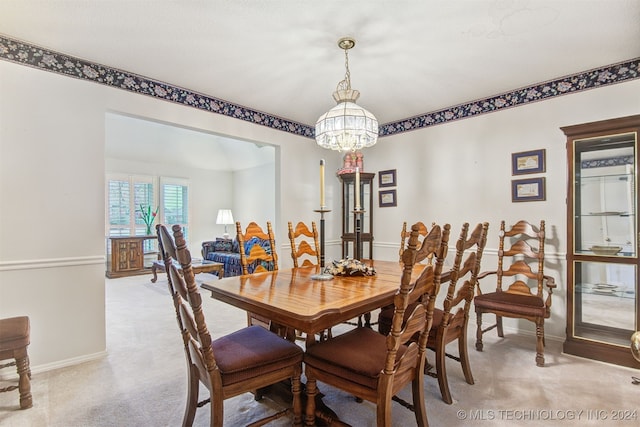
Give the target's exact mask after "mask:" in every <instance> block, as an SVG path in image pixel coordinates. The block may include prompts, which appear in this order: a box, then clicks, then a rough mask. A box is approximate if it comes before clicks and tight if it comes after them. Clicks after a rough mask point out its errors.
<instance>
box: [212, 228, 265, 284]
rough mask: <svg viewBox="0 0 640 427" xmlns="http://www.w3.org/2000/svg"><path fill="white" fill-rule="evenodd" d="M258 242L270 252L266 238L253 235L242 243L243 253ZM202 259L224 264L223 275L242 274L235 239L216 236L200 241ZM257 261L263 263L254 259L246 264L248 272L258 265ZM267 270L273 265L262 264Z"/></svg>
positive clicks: (251, 271)
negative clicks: (214, 238) (212, 238)
mask: <svg viewBox="0 0 640 427" xmlns="http://www.w3.org/2000/svg"><path fill="white" fill-rule="evenodd" d="M256 244H259V245H260V246H262V247H263V248H264V249H265V251H266V252H267V253H271V245H270V244H269V241H268V240H264V239H260V238H257V237H253V238H251V239H249V240H248V241H246V242H245V243H244V251H245V254H247V255H248V254H249V251H250V250H251V248H252V247H253V246H254V245H256ZM202 259H204V260H207V261H215V262H220V263H222V264H224V277H232V276H239V275H241V274H242V265H240V248H239V244H238V241H237V240H236V239H233V240H232V239H223V238H220V237H218V238H216V240H210V241H206V242H202ZM258 263H262V264H263V265H264V264H265V263H264V262H262V261H255V262H253V263H251V264H249V265H248V266H247V270H248V272H249V274H251V273H253V271H254V270H255V269H256V267H257V266H258ZM264 267H265V268H266V269H267V270H272V269H273V266H269V265H264Z"/></svg>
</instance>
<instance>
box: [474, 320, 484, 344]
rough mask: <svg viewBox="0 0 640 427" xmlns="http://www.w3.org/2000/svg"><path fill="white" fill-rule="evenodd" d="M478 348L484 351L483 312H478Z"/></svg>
mask: <svg viewBox="0 0 640 427" xmlns="http://www.w3.org/2000/svg"><path fill="white" fill-rule="evenodd" d="M476 325H477V329H476V350H477V351H482V348H483V347H484V346H483V344H482V312H481V311H479V312H476Z"/></svg>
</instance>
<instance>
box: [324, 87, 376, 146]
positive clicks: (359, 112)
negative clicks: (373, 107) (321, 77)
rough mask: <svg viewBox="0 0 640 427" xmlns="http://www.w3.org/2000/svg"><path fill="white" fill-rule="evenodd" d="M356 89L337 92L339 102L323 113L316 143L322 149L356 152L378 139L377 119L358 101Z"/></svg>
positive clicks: (335, 94) (336, 98)
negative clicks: (357, 102)
mask: <svg viewBox="0 0 640 427" xmlns="http://www.w3.org/2000/svg"><path fill="white" fill-rule="evenodd" d="M359 95H360V93H359V92H358V91H357V90H349V91H336V92H335V93H334V95H333V97H334V99H335V100H336V101H337V102H338V104H337V105H336V106H335V107H333V108H332V109H330V110H329V111H328V112H326V113H325V114H323V115H322V116H320V118H319V119H318V121H317V123H316V142H317V143H318V145H319V146H321V147H322V148H328V149H331V150H337V151H357V150H361V149H363V148H367V147H371V146H372V145H374V144H375V143H376V141H377V140H378V120H376V118H375V116H374V115H373V114H371V113H370V112H369V111H367V110H365V109H364V108H362V107H360V106H359V105H358V104H356V103H355V101H356V99H357V98H358V96H359Z"/></svg>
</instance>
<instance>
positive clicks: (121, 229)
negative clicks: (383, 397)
mask: <svg viewBox="0 0 640 427" xmlns="http://www.w3.org/2000/svg"><path fill="white" fill-rule="evenodd" d="M107 187H108V188H107V224H106V226H107V227H106V228H107V235H108V236H142V235H144V234H145V233H146V226H145V224H144V221H143V220H142V217H141V216H140V209H141V206H151V207H152V209H153V210H155V207H157V203H155V197H154V193H155V192H154V178H153V177H151V176H136V175H115V174H110V175H107Z"/></svg>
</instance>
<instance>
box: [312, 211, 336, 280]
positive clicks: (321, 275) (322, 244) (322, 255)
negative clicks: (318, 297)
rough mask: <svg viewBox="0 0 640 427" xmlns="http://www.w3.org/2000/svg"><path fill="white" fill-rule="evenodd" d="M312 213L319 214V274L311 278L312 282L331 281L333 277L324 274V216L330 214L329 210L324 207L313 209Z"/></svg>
mask: <svg viewBox="0 0 640 427" xmlns="http://www.w3.org/2000/svg"><path fill="white" fill-rule="evenodd" d="M314 212H319V213H320V273H318V274H314V275H313V276H311V278H312V279H313V280H331V279H333V275H331V274H329V273H325V272H324V214H325V213H326V212H331V209H325V208H324V206H322V207H320V209H315V210H314Z"/></svg>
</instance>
